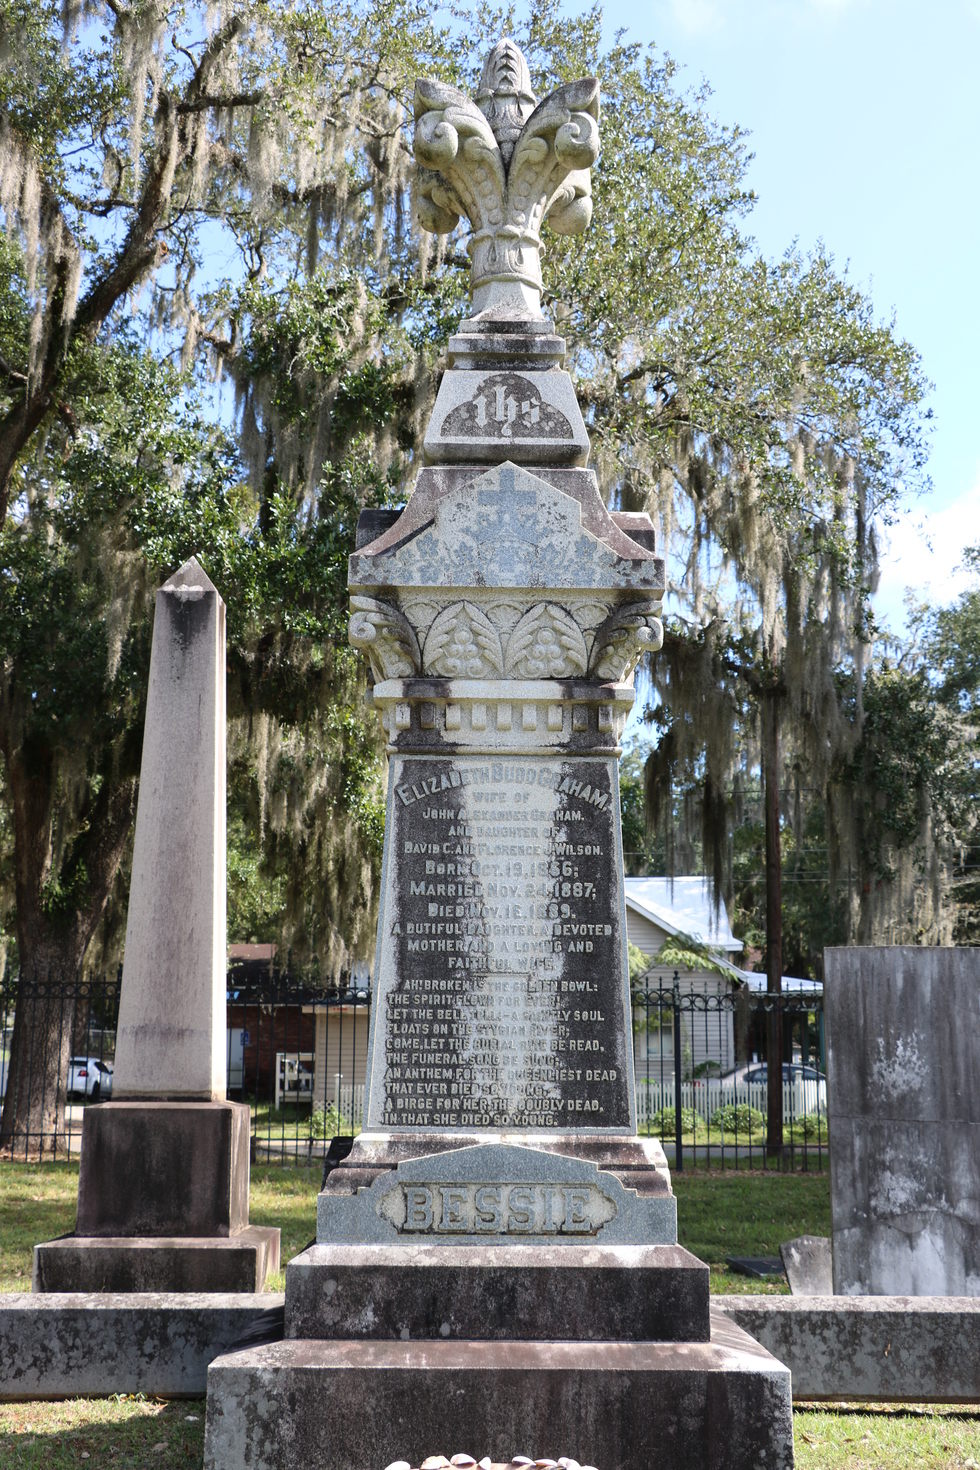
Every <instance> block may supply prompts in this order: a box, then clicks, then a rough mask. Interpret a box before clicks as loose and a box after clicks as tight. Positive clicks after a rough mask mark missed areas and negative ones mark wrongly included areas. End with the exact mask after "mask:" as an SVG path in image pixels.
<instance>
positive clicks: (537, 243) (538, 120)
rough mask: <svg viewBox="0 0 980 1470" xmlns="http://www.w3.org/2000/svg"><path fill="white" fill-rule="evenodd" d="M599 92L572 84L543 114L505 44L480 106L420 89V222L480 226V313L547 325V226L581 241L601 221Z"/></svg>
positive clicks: (476, 303)
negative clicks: (597, 199) (597, 195)
mask: <svg viewBox="0 0 980 1470" xmlns="http://www.w3.org/2000/svg"><path fill="white" fill-rule="evenodd" d="M598 155H599V83H598V82H597V81H596V80H595V78H594V77H586V78H584V79H583V80H582V81H579V82H570V83H568V84H567V85H566V86H564V87H559V88H558V89H557V91H554V92H552V93H551V95H550V96H548V97H546V98H545V99H544V101H543V102H539V103H538V104H537V105H536V106H535V102H534V96H533V94H532V92H531V79H530V74H529V72H528V68H527V62H526V61H525V60H524V57H523V56H522V55H521V53H520V51H519V50H518V48H517V47H516V46H515V45H514V42H513V41H509V40H503V41H498V43H497V45H496V46H495V47H494V48H493V50H492V51H491V52H490V55H489V56H488V57H487V60H486V63H485V65H484V68H483V75H482V77H481V81H480V89H479V92H478V94H477V101H476V102H472V101H470V99H469V98H468V97H466V96H464V94H463V93H462V92H459V91H457V90H456V88H455V87H448V86H446V85H445V84H444V83H443V82H433V81H419V82H416V84H415V157H416V159H417V161H418V163H419V165H420V167H419V179H418V183H419V190H418V214H419V220H420V222H421V224H422V226H423V228H425V229H427V230H432V231H433V232H434V233H436V234H448V232H449V231H450V230H452V229H454V228H455V226H456V224H457V223H458V221H459V218H460V216H461V215H464V214H465V215H466V217H467V218H468V219H469V221H470V224H471V225H472V229H473V233H472V235H471V236H470V241H469V247H468V248H469V252H470V259H471V261H472V267H471V278H472V284H473V313H474V315H476V316H481V315H482V316H490V317H515V316H516V317H532V318H534V317H537V318H540V316H541V226H542V224H543V223H544V220H545V217H546V216H547V217H548V222H549V224H550V225H551V228H552V229H553V230H555V231H556V232H557V233H559V234H564V235H577V234H580V233H581V231H582V230H584V229H585V228H586V226H587V225H588V223H589V220H590V219H591V217H592V198H591V191H592V185H591V179H590V176H589V169H590V168H591V166H592V164H593V163H594V162H595V160H596V158H597V157H598Z"/></svg>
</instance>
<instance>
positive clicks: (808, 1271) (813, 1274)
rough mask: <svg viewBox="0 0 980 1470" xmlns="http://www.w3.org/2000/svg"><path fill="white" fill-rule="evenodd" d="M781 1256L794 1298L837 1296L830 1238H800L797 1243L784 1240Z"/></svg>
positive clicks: (811, 1236) (795, 1240) (797, 1237)
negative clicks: (835, 1293)
mask: <svg viewBox="0 0 980 1470" xmlns="http://www.w3.org/2000/svg"><path fill="white" fill-rule="evenodd" d="M779 1255H780V1259H781V1260H782V1263H783V1270H784V1271H785V1272H786V1280H787V1281H788V1282H789V1289H790V1291H791V1292H792V1293H793V1295H794V1296H833V1294H834V1280H833V1277H834V1272H833V1265H832V1262H831V1256H830V1236H829V1235H798V1236H796V1238H795V1239H794V1240H784V1241H783V1243H782V1245H781V1246H780V1247H779Z"/></svg>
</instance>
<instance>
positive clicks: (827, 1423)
mask: <svg viewBox="0 0 980 1470" xmlns="http://www.w3.org/2000/svg"><path fill="white" fill-rule="evenodd" d="M793 1428H794V1435H795V1440H796V1466H797V1470H977V1466H978V1465H980V1459H978V1458H977V1457H978V1454H980V1415H977V1414H970V1413H966V1412H964V1411H963V1410H960V1409H951V1408H935V1409H933V1408H916V1407H907V1408H902V1409H877V1408H876V1409H843V1410H835V1411H828V1410H826V1409H821V1410H816V1409H813V1410H810V1409H804V1410H798V1411H797V1412H796V1414H794V1416H793ZM463 1447H464V1448H466V1449H468V1450H469V1451H470V1452H471V1453H473V1454H482V1452H483V1448H484V1447H483V1446H482V1445H478V1446H476V1447H475V1448H474V1447H473V1446H471V1445H466V1446H463ZM431 1448H432V1449H433V1451H434V1452H437V1451H438V1449H439V1447H438V1446H432V1447H431ZM458 1448H460V1446H456V1445H446V1446H442V1449H444V1450H445V1452H446V1453H448V1454H453V1453H454V1452H455V1451H456V1450H457V1449H458ZM567 1448H572V1449H573V1450H574V1446H571V1447H567V1446H561V1445H531V1446H528V1447H527V1450H528V1453H529V1454H564V1453H565V1452H566V1449H567ZM203 1453H204V1402H203V1400H186V1399H185V1400H183V1401H182V1402H176V1403H169V1404H165V1403H160V1402H158V1401H156V1400H153V1399H142V1398H115V1399H73V1400H71V1401H67V1402H60V1403H52V1404H37V1403H34V1404H6V1405H4V1404H0V1465H2V1466H3V1470H89V1467H91V1470H102V1467H103V1466H111V1467H112V1470H200V1467H201V1463H202V1458H203ZM651 1461H652V1463H655V1462H656V1461H655V1456H654V1455H653V1454H651ZM375 1470H382V1467H381V1466H380V1465H379V1466H377V1467H375ZM599 1470H603V1467H602V1466H600V1467H599Z"/></svg>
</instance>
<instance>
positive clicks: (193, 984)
mask: <svg viewBox="0 0 980 1470" xmlns="http://www.w3.org/2000/svg"><path fill="white" fill-rule="evenodd" d="M225 866H226V863H225V606H224V603H223V602H222V600H221V598H220V597H219V595H218V592H217V590H216V589H215V587H214V585H213V583H212V582H211V581H210V579H209V578H208V577H207V575H206V573H205V572H204V570H203V568H202V567H201V566H200V565H199V563H198V562H197V561H196V560H195V559H194V558H193V557H192V558H191V559H190V561H187V562H185V563H184V565H183V566H182V567H181V568H180V569H179V570H178V571H177V572H175V573H174V575H173V576H172V577H171V578H170V580H169V581H168V582H165V583H164V585H163V587H161V588H160V590H159V591H158V593H157V597H156V609H155V616H154V622H153V646H152V651H151V655H150V679H149V689H148V692H147V703H146V723H145V727H144V734H143V759H142V766H141V771H140V790H139V804H138V808H137V814H136V834H135V838H134V844H133V872H132V880H131V883H130V896H129V911H128V915H127V924H126V951H125V959H124V964H123V978H122V988H121V993H120V1001H119V1020H118V1026H117V1033H116V1056H115V1065H114V1071H113V1100H112V1102H108V1103H102V1104H100V1105H99V1106H98V1107H88V1108H86V1110H85V1119H84V1125H83V1133H82V1157H81V1168H80V1172H79V1180H78V1216H77V1221H76V1227H75V1234H74V1235H70V1236H65V1237H64V1238H63V1239H61V1240H57V1241H50V1242H47V1243H46V1244H44V1245H40V1246H38V1247H36V1249H35V1256H34V1289H35V1290H36V1291H255V1290H260V1289H261V1288H262V1286H263V1285H264V1283H265V1279H266V1276H267V1274H268V1272H269V1271H270V1270H273V1271H274V1270H277V1269H278V1263H279V1231H278V1230H277V1229H273V1228H270V1227H268V1226H250V1225H249V1223H248V1179H249V1110H248V1107H247V1105H246V1104H244V1103H231V1102H228V1101H227V1100H226V1059H225V1047H226V1032H225V1025H226V1023H225V1009H226V969H227V966H226V935H225Z"/></svg>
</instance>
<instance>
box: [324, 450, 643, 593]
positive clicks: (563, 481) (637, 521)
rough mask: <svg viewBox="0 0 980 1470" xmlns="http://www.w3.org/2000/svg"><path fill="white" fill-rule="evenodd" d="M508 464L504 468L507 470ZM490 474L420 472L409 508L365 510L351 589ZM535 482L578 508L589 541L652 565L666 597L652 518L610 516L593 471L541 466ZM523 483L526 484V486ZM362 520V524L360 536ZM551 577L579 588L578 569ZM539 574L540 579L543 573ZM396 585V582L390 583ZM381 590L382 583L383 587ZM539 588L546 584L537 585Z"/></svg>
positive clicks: (450, 469)
mask: <svg viewBox="0 0 980 1470" xmlns="http://www.w3.org/2000/svg"><path fill="white" fill-rule="evenodd" d="M506 466H507V461H506V459H505V460H503V462H502V463H501V465H500V468H501V469H503V468H506ZM484 473H485V471H484V469H483V467H481V466H479V465H440V466H439V467H438V468H432V467H429V468H425V469H422V470H420V471H419V475H418V479H417V480H416V482H415V488H414V490H413V491H412V494H411V498H410V499H409V502H408V504H407V505H406V506H405V507H404V508H403V509H402V510H401V511H391V510H384V511H381V510H372V511H363V512H362V513H361V514H362V518H363V520H364V526H365V534H364V536H363V537H362V536H361V535H360V534H358V537H357V553H361V552H363V553H364V554H363V556H361V555H359V554H358V555H357V558H356V560H355V561H353V562H352V563H351V564H350V582H351V585H352V586H354V585H364V586H370V585H372V584H373V583H374V579H375V577H376V576H377V569H378V567H379V566H380V565H381V563H380V562H377V563H376V562H375V561H374V559H375V558H381V557H386V556H389V555H390V554H391V553H393V552H394V551H396V550H397V549H398V547H399V546H400V545H401V543H402V542H403V541H405V540H407V539H408V538H410V537H412V536H416V535H418V534H419V532H420V531H422V530H424V529H426V527H428V526H430V525H431V524H432V523H433V521H434V519H435V513H436V508H437V506H438V505H439V502H440V501H442V500H445V499H446V498H447V497H450V496H457V495H459V494H460V492H462V491H465V490H466V488H467V486H470V485H474V484H475V483H476V481H477V480H480V479H481V477H482V475H483V474H484ZM529 478H530V479H533V480H538V481H542V482H543V483H544V484H546V485H550V486H551V487H552V489H554V490H557V491H559V492H560V493H561V494H562V495H564V496H565V497H566V498H567V499H568V500H573V501H576V502H577V503H578V506H579V516H580V519H581V524H582V527H583V529H584V530H585V531H587V532H588V534H589V535H590V536H594V537H595V539H596V540H597V541H601V542H602V543H603V545H604V546H607V547H608V548H609V550H610V551H611V552H612V553H613V555H614V556H616V557H619V558H620V559H621V560H623V561H626V562H631V563H634V562H635V563H641V562H652V563H653V565H652V566H643V567H642V568H641V569H640V570H642V573H643V577H644V583H645V586H646V587H647V589H649V590H651V591H656V590H658V589H659V593H660V595H661V596H663V591H664V586H665V574H664V559H663V557H662V556H660V555H659V554H658V553H657V551H656V548H655V544H651V543H655V541H656V532H655V529H654V526H653V523H652V522H651V520H650V517H649V516H648V515H644V514H640V513H638V512H625V511H609V510H607V508H606V504H605V501H604V500H603V499H602V496H601V494H600V493H599V482H598V480H597V479H596V476H595V473H594V471H592V470H585V469H562V468H560V467H558V466H555V465H541V466H538V467H536V468H535V471H534V474H533V476H529ZM492 483H493V482H492V481H489V482H483V485H482V488H484V489H486V488H487V487H488V484H492ZM521 483H522V484H524V483H526V482H521ZM372 525H377V527H378V530H377V532H376V534H375V535H374V536H373V537H368V536H367V528H368V527H370V526H372ZM360 526H361V521H360V520H359V521H358V530H359V532H360ZM549 572H550V574H551V575H552V576H556V577H559V578H563V579H564V580H563V581H561V582H558V583H557V584H556V585H559V586H568V587H575V586H577V585H578V573H577V569H576V568H575V567H572V566H569V567H564V566H562V567H552V568H550V569H549ZM539 575H540V574H539ZM388 580H389V581H393V580H394V579H393V578H389V579H388ZM378 585H380V584H378ZM534 585H535V586H540V585H542V583H541V582H540V581H537V582H535V583H534Z"/></svg>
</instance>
